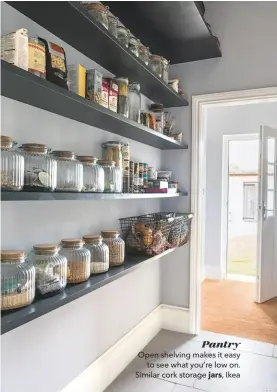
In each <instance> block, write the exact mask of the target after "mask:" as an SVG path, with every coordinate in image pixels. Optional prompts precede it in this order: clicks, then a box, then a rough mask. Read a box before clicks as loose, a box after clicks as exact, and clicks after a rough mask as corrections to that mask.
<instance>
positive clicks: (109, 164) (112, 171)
mask: <svg viewBox="0 0 277 392" xmlns="http://www.w3.org/2000/svg"><path fill="white" fill-rule="evenodd" d="M98 163H99V165H101V166H102V167H103V169H104V173H105V174H104V179H105V186H104V192H111V193H120V192H122V170H121V169H120V167H119V166H115V162H114V161H108V160H101V161H98Z"/></svg>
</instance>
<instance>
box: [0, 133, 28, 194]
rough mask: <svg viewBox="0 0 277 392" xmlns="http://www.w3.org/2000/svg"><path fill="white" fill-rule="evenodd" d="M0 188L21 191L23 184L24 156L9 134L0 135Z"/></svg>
mask: <svg viewBox="0 0 277 392" xmlns="http://www.w3.org/2000/svg"><path fill="white" fill-rule="evenodd" d="M0 144H1V190H7V191H21V189H22V188H23V185H24V157H23V155H22V154H21V153H20V152H19V151H17V150H16V149H15V148H14V146H15V144H16V143H15V142H14V141H13V140H12V138H10V137H9V136H1V141H0Z"/></svg>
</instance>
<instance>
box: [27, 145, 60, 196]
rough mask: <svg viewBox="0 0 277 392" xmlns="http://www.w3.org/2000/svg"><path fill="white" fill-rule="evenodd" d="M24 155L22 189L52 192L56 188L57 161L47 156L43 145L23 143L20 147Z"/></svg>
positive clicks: (45, 147) (47, 152)
mask: <svg viewBox="0 0 277 392" xmlns="http://www.w3.org/2000/svg"><path fill="white" fill-rule="evenodd" d="M20 149H21V150H22V152H23V155H24V161H25V164H24V189H26V190H28V191H39V192H41V191H43V190H45V191H54V190H55V189H56V186H57V161H56V159H55V158H53V157H52V156H51V155H49V149H48V148H47V146H46V145H45V144H36V143H25V144H22V146H20Z"/></svg>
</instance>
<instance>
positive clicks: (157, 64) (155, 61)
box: [150, 54, 163, 78]
mask: <svg viewBox="0 0 277 392" xmlns="http://www.w3.org/2000/svg"><path fill="white" fill-rule="evenodd" d="M162 61H163V58H162V57H161V56H157V55H156V54H152V55H151V56H150V67H151V69H152V71H153V72H155V73H156V74H157V75H159V77H160V78H161V77H162Z"/></svg>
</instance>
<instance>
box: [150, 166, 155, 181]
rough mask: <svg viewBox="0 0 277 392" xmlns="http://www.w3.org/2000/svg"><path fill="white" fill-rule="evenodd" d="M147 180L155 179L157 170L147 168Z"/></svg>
mask: <svg viewBox="0 0 277 392" xmlns="http://www.w3.org/2000/svg"><path fill="white" fill-rule="evenodd" d="M148 179H149V180H156V179H157V170H156V169H155V168H154V167H148Z"/></svg>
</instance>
